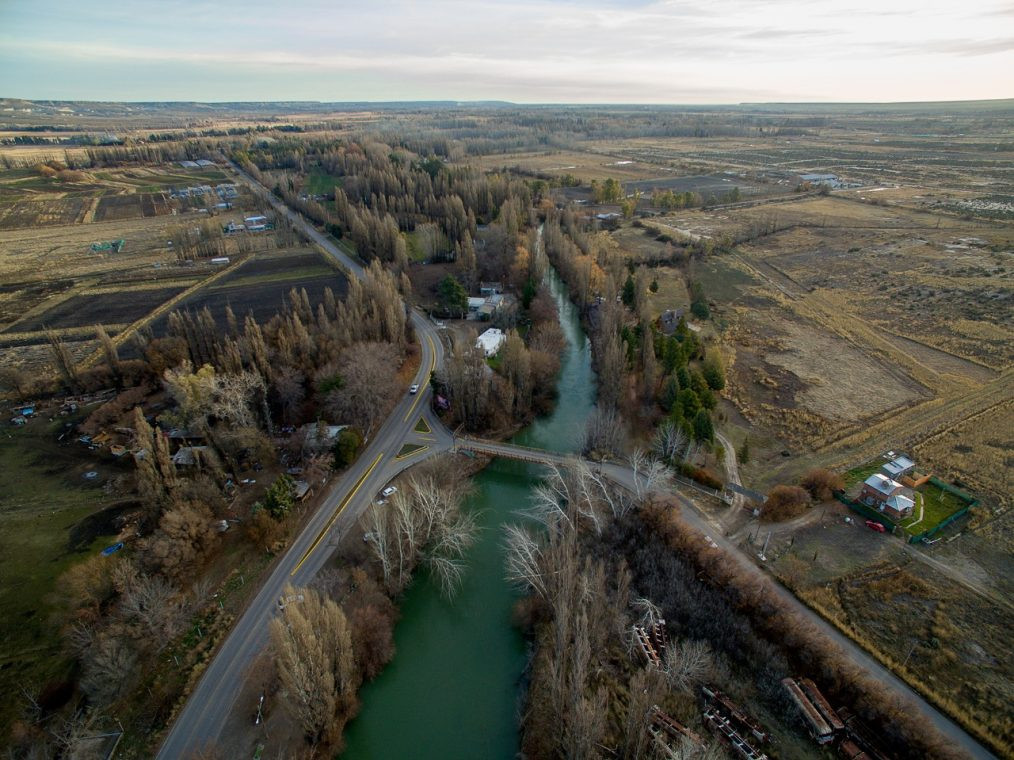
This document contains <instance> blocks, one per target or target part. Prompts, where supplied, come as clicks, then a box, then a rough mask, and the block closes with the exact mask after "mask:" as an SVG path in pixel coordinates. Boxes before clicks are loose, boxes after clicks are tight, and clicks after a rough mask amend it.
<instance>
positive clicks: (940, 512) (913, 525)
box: [842, 457, 968, 534]
mask: <svg viewBox="0 0 1014 760" xmlns="http://www.w3.org/2000/svg"><path fill="white" fill-rule="evenodd" d="M883 464H884V460H883V458H881V457H878V458H876V459H874V460H872V461H870V462H867V463H865V464H861V465H859V466H858V467H854V468H852V469H851V470H848V471H847V472H845V473H844V475H843V476H842V477H843V479H844V480H845V491H846V493H848V495H849V496H850V497H852V498H855V497H856V494H857V493H858V492H859V490H860V488H861V486H862V483H863V482H864V481H865V480H866V479H867V478H868V477H870V475H873V474H875V473H877V472H880V468H881V466H883ZM913 497H914V499H915V508H914V509H913V510H912V516H911V517H909V518H906V519H905V520H902V521H900V522H899V523H898V525H899V526H901V527H902V528H904V529H905V530H907V531H908V532H909V533H911V534H918V533H924V532H925V531H928V530H932V529H933V528H935V527H936V526H937V525H939V524H940V523H942V522H943V521H944V520H946V519H947V518H948V517H950V516H951V515H953V514H954V513H955V512H957V511H958V510H961V509H964V508H965V507H966V506H968V502H966V501H965V500H964V499H962V498H961V497H959V496H957V495H956V494H953V493H951V492H950V491H947V490H946V489H944V488H941V487H940V486H939V485H935V484H934V483H932V482H927V483H923V484H922V485H921V486H919V487H918V488H916V489H914V494H913ZM884 517H885V519H888V520H890V518H889V517H887V516H886V515H885V516H884Z"/></svg>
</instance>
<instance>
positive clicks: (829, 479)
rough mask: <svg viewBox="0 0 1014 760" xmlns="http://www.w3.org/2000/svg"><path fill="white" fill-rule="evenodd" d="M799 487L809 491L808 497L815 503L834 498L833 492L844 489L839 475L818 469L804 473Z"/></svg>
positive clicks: (843, 483) (843, 482) (842, 480)
mask: <svg viewBox="0 0 1014 760" xmlns="http://www.w3.org/2000/svg"><path fill="white" fill-rule="evenodd" d="M799 485H801V486H802V487H803V488H805V489H806V490H807V491H809V492H810V496H812V497H813V498H814V499H816V500H817V501H827V500H828V499H830V498H831V497H832V496H834V492H835V491H842V490H844V489H845V481H844V479H843V478H842V476H841V475H838V474H837V473H834V472H831V471H830V470H825V469H822V468H819V467H818V468H817V469H814V470H810V471H809V472H808V473H806V475H804V476H803V479H802V480H800V481H799Z"/></svg>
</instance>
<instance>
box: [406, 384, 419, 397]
mask: <svg viewBox="0 0 1014 760" xmlns="http://www.w3.org/2000/svg"><path fill="white" fill-rule="evenodd" d="M408 392H409V395H411V396H414V395H415V394H417V393H418V392H419V383H412V385H410V386H408Z"/></svg>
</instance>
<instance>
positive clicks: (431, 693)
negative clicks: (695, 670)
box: [342, 272, 595, 760]
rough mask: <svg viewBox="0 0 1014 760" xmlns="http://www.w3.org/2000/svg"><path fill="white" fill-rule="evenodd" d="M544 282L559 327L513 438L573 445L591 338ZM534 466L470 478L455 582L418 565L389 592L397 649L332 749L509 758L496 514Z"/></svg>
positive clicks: (508, 636)
mask: <svg viewBox="0 0 1014 760" xmlns="http://www.w3.org/2000/svg"><path fill="white" fill-rule="evenodd" d="M547 285H548V287H549V289H550V292H551V293H552V295H553V297H554V300H555V302H556V306H557V310H558V313H559V315H560V323H561V327H562V329H563V332H564V336H565V338H566V348H565V351H564V355H563V357H562V363H561V370H560V374H559V376H558V379H557V391H558V401H557V404H556V407H555V408H554V410H553V412H552V413H551V414H550V415H548V416H546V417H542V418H538V419H536V420H535V421H534V422H533V423H532V424H531V425H529V426H528V427H527V428H525V429H524V430H522V431H520V432H519V433H518V434H517V435H515V436H514V438H513V439H512V440H513V442H515V443H518V444H522V445H527V446H537V447H539V448H545V449H550V450H553V451H560V452H571V451H578V450H579V449H580V446H581V433H582V432H583V429H584V422H585V420H586V419H587V416H588V414H590V412H591V409H592V408H593V407H594V400H595V376H594V373H593V371H592V369H591V349H590V345H589V343H588V340H587V338H586V337H585V334H584V332H583V330H582V329H581V325H580V320H579V318H578V313H577V309H576V307H574V306H573V304H572V303H571V302H570V300H569V299H568V297H567V292H566V288H565V286H564V285H563V283H562V281H561V280H560V279H559V277H558V276H557V275H556V274H555V272H550V273H549V274H548V275H547ZM539 478H540V470H539V468H537V467H532V466H530V465H525V464H521V463H517V462H507V461H503V460H494V461H493V462H491V463H490V465H489V466H488V467H486V468H485V469H483V471H482V472H480V473H479V474H478V475H477V476H476V477H475V478H474V479H473V482H474V484H475V487H476V491H475V493H474V495H473V496H471V497H470V498H469V499H468V500H467V502H466V506H465V508H466V509H468V510H470V511H473V512H474V513H475V514H477V515H478V517H479V522H480V527H481V533H480V537H479V540H478V541H477V543H476V545H475V546H474V547H473V549H472V551H471V552H470V553H469V556H468V558H467V561H468V570H467V573H466V576H465V580H464V584H463V586H462V588H461V590H460V591H459V593H458V595H457V597H455V599H454V601H453V602H448V601H447V600H445V599H444V598H443V597H442V596H441V595H440V594H439V591H438V590H437V588H436V587H435V586H434V585H433V584H432V583H430V581H429V579H428V578H426V577H425V574H422V573H421V574H419V576H418V577H417V578H416V579H415V580H414V582H413V583H412V585H411V586H410V587H409V589H408V591H407V592H406V593H405V595H404V597H403V599H402V602H401V619H400V620H399V622H398V625H397V627H396V629H395V634H394V641H395V646H396V650H397V654H396V655H395V657H394V660H393V661H392V662H391V663H390V664H389V665H388V667H387V668H385V669H384V671H383V672H382V673H381V674H380V675H379V676H378V677H377V678H376V679H375V680H373V681H372V682H370V683H369V684H366V685H365V686H364V687H363V688H362V690H361V692H360V699H361V702H362V709H361V711H360V713H359V715H358V716H357V717H356V718H355V719H354V720H353V721H352V722H351V723H349V725H348V727H347V730H346V735H345V740H346V749H345V751H344V753H343V755H342V756H343V757H354V758H378V760H379V758H390V757H414V758H430V757H432V758H441V759H443V760H446V759H447V758H468V757H476V756H481V757H486V758H512V757H514V756H515V755H516V753H517V751H518V747H519V741H518V723H519V721H518V702H519V696H520V693H521V690H520V686H521V678H522V673H523V670H524V666H525V662H526V659H527V657H526V652H525V645H524V640H523V638H522V636H521V634H520V633H519V632H518V631H517V629H516V628H515V627H514V626H513V625H512V620H511V615H512V608H513V605H514V602H515V600H516V598H517V596H516V594H515V592H514V591H513V590H512V589H511V588H510V586H509V585H508V584H507V582H506V581H505V580H504V562H503V559H504V549H503V537H502V532H501V526H502V524H503V523H504V522H507V521H510V520H511V519H512V517H513V515H514V513H515V512H517V511H518V510H520V509H524V508H525V507H526V506H527V503H528V499H529V495H530V492H531V488H532V486H533V485H534V484H535V483H536V482H537V481H538V479H539Z"/></svg>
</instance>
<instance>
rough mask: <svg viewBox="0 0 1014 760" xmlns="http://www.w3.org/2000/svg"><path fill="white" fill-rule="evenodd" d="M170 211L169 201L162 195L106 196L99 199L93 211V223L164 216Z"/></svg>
mask: <svg viewBox="0 0 1014 760" xmlns="http://www.w3.org/2000/svg"><path fill="white" fill-rule="evenodd" d="M171 211H172V209H171V208H170V206H169V201H168V199H167V198H166V196H165V195H164V194H163V193H137V194H134V195H107V196H104V197H102V198H101V199H99V204H98V208H97V209H96V210H95V221H96V222H105V221H112V220H115V219H136V218H138V217H149V216H164V215H166V214H168V213H170V212H171Z"/></svg>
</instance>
